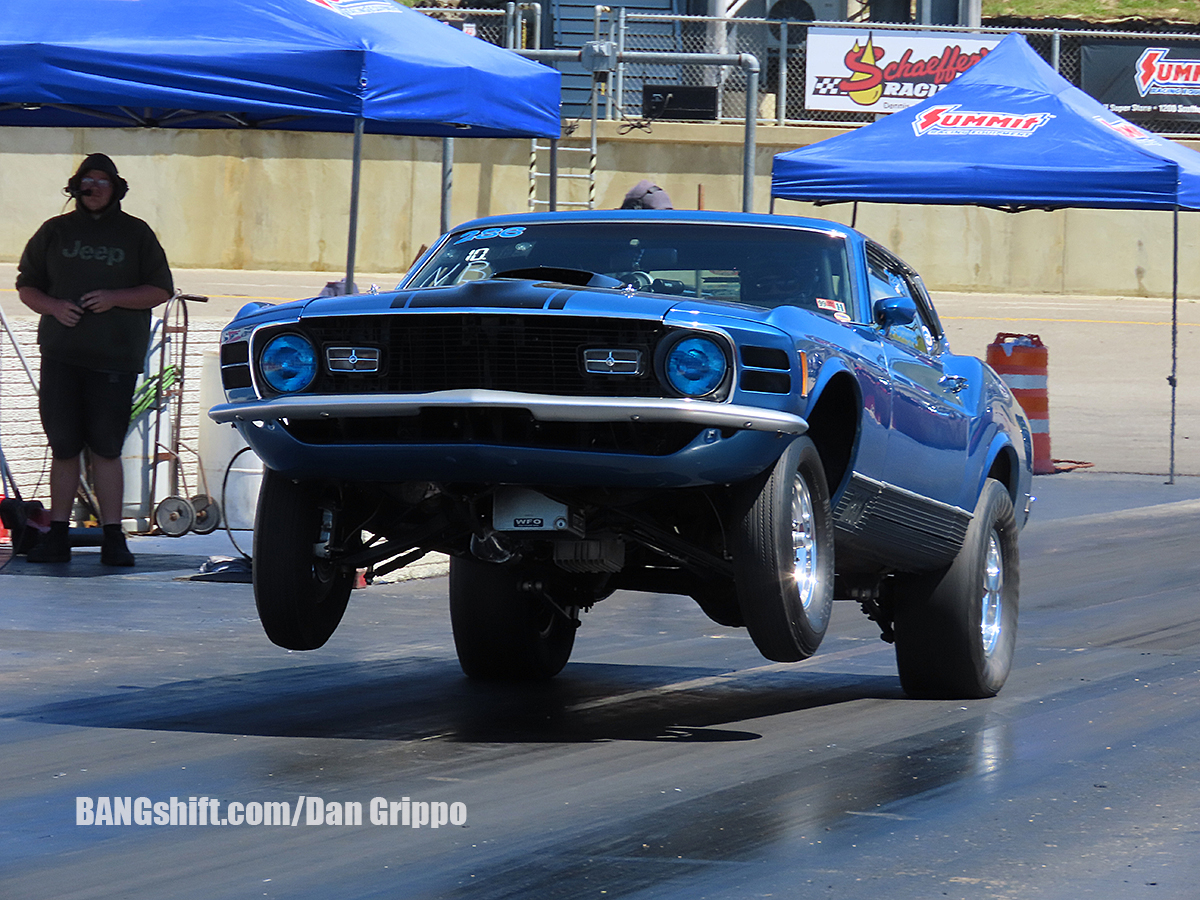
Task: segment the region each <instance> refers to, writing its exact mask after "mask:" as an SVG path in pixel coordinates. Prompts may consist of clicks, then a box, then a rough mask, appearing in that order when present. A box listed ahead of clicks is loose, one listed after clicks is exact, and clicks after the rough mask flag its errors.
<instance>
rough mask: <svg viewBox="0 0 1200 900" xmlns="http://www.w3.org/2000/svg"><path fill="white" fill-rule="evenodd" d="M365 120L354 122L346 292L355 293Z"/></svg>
mask: <svg viewBox="0 0 1200 900" xmlns="http://www.w3.org/2000/svg"><path fill="white" fill-rule="evenodd" d="M363 125H364V119H363V117H362V116H358V117H357V118H356V119H355V120H354V159H353V161H352V162H351V165H350V236H349V238H348V239H347V241H346V284H345V286H344V288H343V290H344V292H345V293H347V294H349V293H353V291H354V252H355V251H356V250H357V249H358V183H359V179H360V177H361V175H362V139H363Z"/></svg>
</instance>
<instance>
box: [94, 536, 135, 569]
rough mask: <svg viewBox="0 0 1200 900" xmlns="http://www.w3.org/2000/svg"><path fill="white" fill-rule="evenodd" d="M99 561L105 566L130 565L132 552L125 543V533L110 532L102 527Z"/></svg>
mask: <svg viewBox="0 0 1200 900" xmlns="http://www.w3.org/2000/svg"><path fill="white" fill-rule="evenodd" d="M100 562H101V563H103V564H104V565H106V566H132V565H133V554H132V553H130V552H129V548H128V547H127V546H126V545H125V533H124V532H122V531H117V532H115V533H112V532H110V531H109V530H108V528H107V527H105V529H104V543H103V544H101V545H100Z"/></svg>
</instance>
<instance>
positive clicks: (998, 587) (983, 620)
mask: <svg viewBox="0 0 1200 900" xmlns="http://www.w3.org/2000/svg"><path fill="white" fill-rule="evenodd" d="M982 603H983V609H982V615H981V616H980V618H979V630H980V634H981V636H982V638H983V654H984V656H989V657H990V656H991V655H992V653H993V652H994V651H995V649H996V645H997V644H998V643H1000V635H1001V633H1002V632H1003V630H1004V629H1003V625H1002V622H1003V612H1004V556H1003V553H1002V551H1001V550H1000V536H999V535H998V534H996V530H995V529H994V528H993V529H992V531H991V533H990V534H989V535H988V543H987V552H986V555H985V556H984V560H983V598H982Z"/></svg>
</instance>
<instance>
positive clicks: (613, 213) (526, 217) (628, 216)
mask: <svg viewBox="0 0 1200 900" xmlns="http://www.w3.org/2000/svg"><path fill="white" fill-rule="evenodd" d="M628 221H637V222H661V223H664V224H665V223H671V224H679V223H683V224H690V223H696V224H705V225H751V226H775V227H780V226H782V227H785V228H808V229H812V230H815V231H825V232H830V233H833V234H839V235H843V236H844V237H848V238H857V239H862V234H861V232H859V231H857V230H855V229H853V228H851V227H850V226H848V225H842V224H841V223H839V222H831V221H829V220H828V219H814V218H809V217H806V216H785V215H769V214H766V213H745V212H718V211H715V210H689V209H591V210H572V211H568V212H543V213H516V214H512V215H503V216H488V217H486V218H482V219H474V220H472V221H470V222H464V223H462V224H461V225H457V226H455V227H454V228H453V229H451V230H452V231H463V230H464V229H472V228H499V227H502V226H506V225H515V224H523V225H536V224H542V223H555V224H564V223H587V222H628Z"/></svg>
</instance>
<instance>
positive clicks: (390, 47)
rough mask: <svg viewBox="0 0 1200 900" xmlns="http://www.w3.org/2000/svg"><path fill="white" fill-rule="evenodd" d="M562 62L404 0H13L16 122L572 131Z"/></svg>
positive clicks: (7, 68)
mask: <svg viewBox="0 0 1200 900" xmlns="http://www.w3.org/2000/svg"><path fill="white" fill-rule="evenodd" d="M559 81H560V76H559V74H558V72H556V71H555V70H553V69H550V68H548V67H546V66H543V65H540V64H538V63H534V62H531V61H529V60H526V59H522V58H521V57H520V56H518V55H517V54H515V53H513V52H511V51H509V50H505V49H502V48H500V47H496V46H494V45H492V44H488V43H486V42H484V41H481V40H478V39H477V38H474V37H471V36H469V35H466V34H463V33H462V32H461V31H458V30H457V29H454V28H451V27H449V26H447V25H445V24H442V23H440V22H437V21H434V20H433V19H431V18H429V17H428V16H425V15H423V14H421V13H418V12H415V11H413V10H411V9H408V8H406V7H404V6H401V5H399V4H398V3H395V2H392V0H40V2H38V3H37V4H36V5H34V6H30V5H29V4H28V3H27V2H18V0H0V125H23V126H57V127H63V126H70V127H80V126H92V127H95V126H105V125H108V126H121V127H152V128H171V127H186V128H269V129H287V130H296V131H340V132H353V133H354V150H353V162H354V166H353V184H352V187H351V200H350V207H351V216H350V219H351V221H350V245H349V249H348V253H347V266H346V268H347V273H346V283H347V285H348V284H350V283H351V281H352V276H353V268H354V244H355V235H356V233H357V199H358V173H359V168H360V162H361V152H362V150H361V145H362V135H363V132H364V131H370V132H374V133H381V134H405V135H426V136H441V137H533V136H538V137H558V135H559V132H560V121H559V111H558V108H559Z"/></svg>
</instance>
